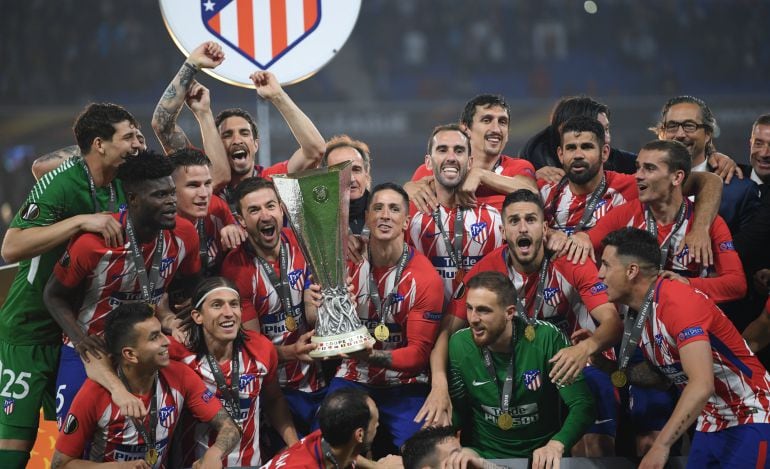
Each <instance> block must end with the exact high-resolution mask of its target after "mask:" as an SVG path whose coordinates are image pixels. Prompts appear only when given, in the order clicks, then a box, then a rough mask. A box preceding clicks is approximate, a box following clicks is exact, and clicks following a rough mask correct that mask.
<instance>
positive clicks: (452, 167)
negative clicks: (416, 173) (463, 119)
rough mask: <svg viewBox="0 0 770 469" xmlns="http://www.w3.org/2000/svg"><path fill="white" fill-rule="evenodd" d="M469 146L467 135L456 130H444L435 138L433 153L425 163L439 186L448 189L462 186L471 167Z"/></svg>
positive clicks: (426, 158) (427, 157)
mask: <svg viewBox="0 0 770 469" xmlns="http://www.w3.org/2000/svg"><path fill="white" fill-rule="evenodd" d="M469 145H470V142H468V139H467V138H466V137H465V135H463V134H462V133H461V132H458V131H456V130H443V131H440V132H438V133H437V134H436V135H434V136H433V143H432V149H431V153H430V155H427V156H426V157H425V163H426V165H427V166H428V168H429V169H431V170H432V171H433V176H434V177H435V178H436V182H437V183H438V184H440V185H442V186H443V187H445V188H447V189H454V188H455V187H457V186H459V185H460V184H462V182H463V181H464V180H465V176H466V175H467V174H468V168H469V166H470V156H469V154H468V150H469Z"/></svg>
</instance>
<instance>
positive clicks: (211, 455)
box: [193, 409, 241, 467]
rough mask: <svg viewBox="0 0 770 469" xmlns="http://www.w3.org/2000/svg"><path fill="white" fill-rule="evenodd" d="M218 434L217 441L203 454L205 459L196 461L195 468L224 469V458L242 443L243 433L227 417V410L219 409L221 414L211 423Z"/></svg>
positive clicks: (218, 413)
mask: <svg viewBox="0 0 770 469" xmlns="http://www.w3.org/2000/svg"><path fill="white" fill-rule="evenodd" d="M209 425H211V427H212V428H214V430H216V432H217V439H216V441H214V444H213V445H211V447H209V449H208V450H206V452H205V453H204V454H203V457H202V458H201V459H200V460H198V461H195V464H193V467H201V466H202V467H222V466H221V463H222V458H224V457H225V455H227V454H229V453H230V451H232V450H233V449H234V448H235V445H237V444H238V442H239V441H241V432H240V431H239V430H238V427H236V426H235V423H233V419H231V418H230V416H229V415H227V412H226V411H225V409H219V412H217V414H216V415H215V416H214V418H213V419H211V421H209Z"/></svg>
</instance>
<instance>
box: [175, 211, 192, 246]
mask: <svg viewBox="0 0 770 469" xmlns="http://www.w3.org/2000/svg"><path fill="white" fill-rule="evenodd" d="M172 231H173V232H174V233H176V234H178V235H179V236H181V237H182V239H184V240H185V241H188V240H191V239H192V237H193V236H198V231H197V230H196V229H195V227H194V226H193V224H192V222H191V221H190V220H188V219H186V218H184V217H182V216H180V215H177V216H176V226H175V227H174V229H173V230H172Z"/></svg>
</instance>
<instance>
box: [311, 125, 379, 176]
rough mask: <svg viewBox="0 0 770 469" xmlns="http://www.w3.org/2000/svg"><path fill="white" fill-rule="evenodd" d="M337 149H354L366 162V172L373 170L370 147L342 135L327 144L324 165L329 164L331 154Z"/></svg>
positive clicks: (336, 136)
mask: <svg viewBox="0 0 770 469" xmlns="http://www.w3.org/2000/svg"><path fill="white" fill-rule="evenodd" d="M337 148H352V149H354V150H355V151H357V152H358V154H359V155H361V159H362V160H364V169H365V170H366V172H367V173H368V172H370V171H371V170H372V156H371V154H370V152H369V145H367V144H366V143H364V142H362V141H361V140H353V139H352V138H350V136H348V135H345V134H342V135H335V136H334V137H332V138H331V139H330V140H329V141H328V142H326V151H324V156H323V159H322V161H323V164H324V165H328V164H329V154H330V153H331V152H332V151H333V150H336V149H337Z"/></svg>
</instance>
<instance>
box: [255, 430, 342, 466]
mask: <svg viewBox="0 0 770 469" xmlns="http://www.w3.org/2000/svg"><path fill="white" fill-rule="evenodd" d="M322 438H323V435H321V430H316V431H314V432H313V433H311V434H309V435H308V436H306V437H305V438H302V439H301V440H299V441H298V442H296V443H294V444H293V445H291V446H290V447H289V448H286V449H284V450H283V451H281V452H280V453H278V454H276V455H275V456H273V459H271V460H270V461H268V462H267V463H265V465H264V466H262V468H261V469H282V468H285V469H324V468H325V467H326V459H325V456H324V451H323V447H322V446H321V439H322ZM346 467H347V466H346ZM352 467H353V468H355V467H356V463H355V462H353V466H352Z"/></svg>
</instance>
